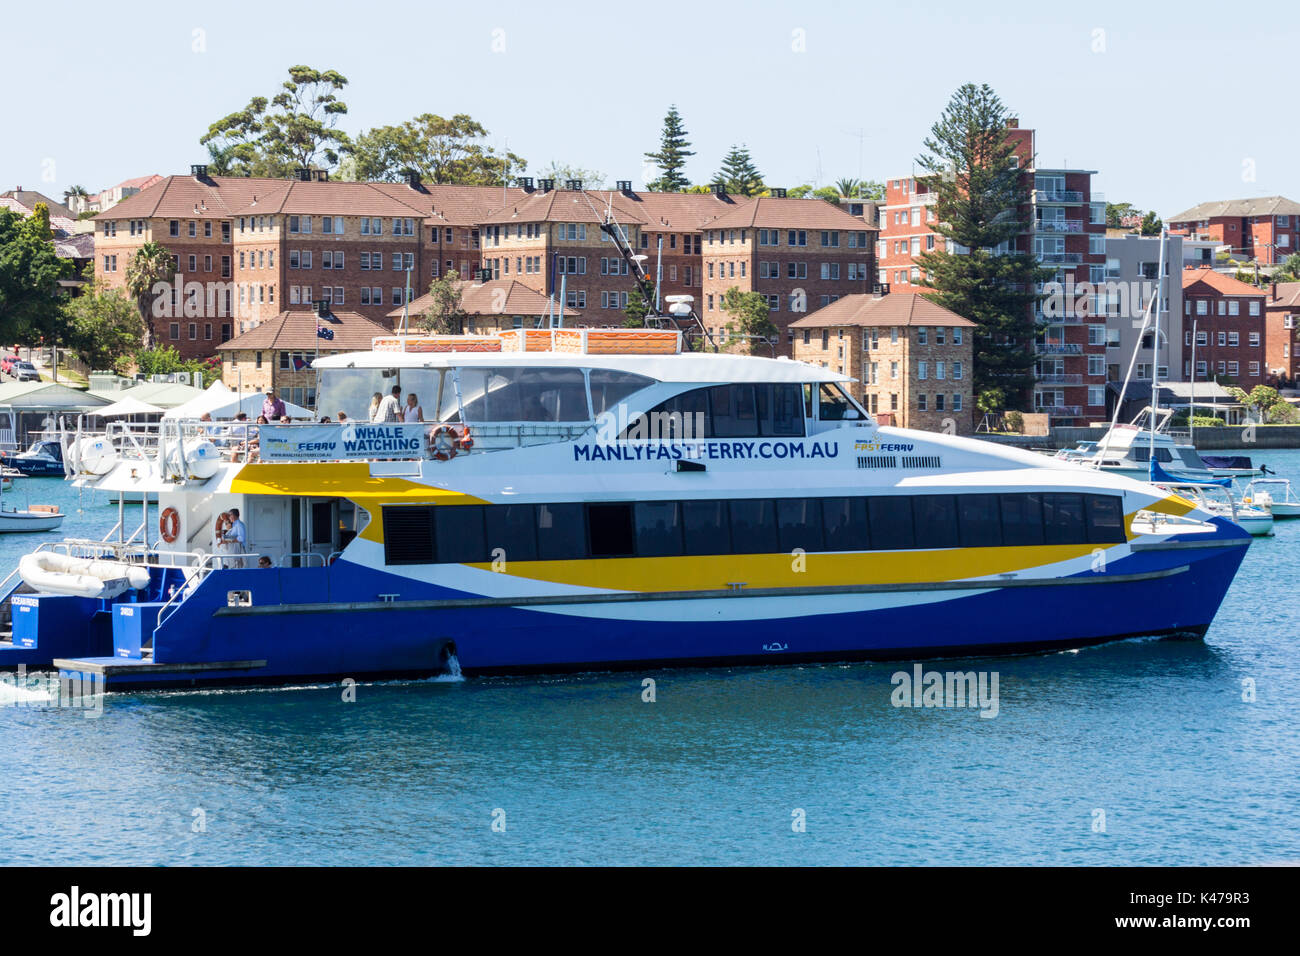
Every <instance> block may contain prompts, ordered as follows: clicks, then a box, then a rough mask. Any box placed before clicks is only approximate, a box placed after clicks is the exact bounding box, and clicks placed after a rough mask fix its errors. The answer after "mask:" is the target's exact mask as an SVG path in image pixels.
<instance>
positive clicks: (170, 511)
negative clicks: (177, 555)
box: [158, 508, 181, 544]
mask: <svg viewBox="0 0 1300 956" xmlns="http://www.w3.org/2000/svg"><path fill="white" fill-rule="evenodd" d="M158 533H159V534H161V535H162V538H163V540H164V541H166V542H167V543H168V544H171V543H172V542H173V541H175V540H176V536H177V535H178V534H180V533H181V515H180V512H179V511H177V510H176V509H175V508H164V509H163V513H162V514H160V515H159V516H158Z"/></svg>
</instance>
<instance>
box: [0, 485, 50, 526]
mask: <svg viewBox="0 0 1300 956" xmlns="http://www.w3.org/2000/svg"><path fill="white" fill-rule="evenodd" d="M11 483H12V482H11ZM5 488H6V486H5V485H3V484H0V533H9V534H13V533H17V534H23V533H25V532H28V531H52V530H54V529H55V528H57V527H59V526H60V525H62V524H63V519H64V514H63V513H62V512H61V511H59V506H58V505H33V504H29V505H27V507H26V508H7V507H5V504H4V494H3V491H4V490H5Z"/></svg>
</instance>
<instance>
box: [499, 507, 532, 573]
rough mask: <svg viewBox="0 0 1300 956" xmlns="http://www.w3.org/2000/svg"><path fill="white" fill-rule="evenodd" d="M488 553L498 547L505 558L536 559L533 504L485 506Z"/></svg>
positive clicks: (515, 559)
mask: <svg viewBox="0 0 1300 956" xmlns="http://www.w3.org/2000/svg"><path fill="white" fill-rule="evenodd" d="M487 548H488V555H489V557H491V556H492V552H493V551H495V550H496V549H497V548H500V549H501V550H502V551H504V552H505V559H506V561H536V560H537V506H536V505H493V506H492V507H491V508H488V509H487Z"/></svg>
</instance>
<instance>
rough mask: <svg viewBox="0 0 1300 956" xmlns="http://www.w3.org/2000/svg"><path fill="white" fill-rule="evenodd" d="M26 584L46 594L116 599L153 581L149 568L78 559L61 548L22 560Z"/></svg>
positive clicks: (28, 555) (34, 554) (19, 571)
mask: <svg viewBox="0 0 1300 956" xmlns="http://www.w3.org/2000/svg"><path fill="white" fill-rule="evenodd" d="M18 574H19V575H20V576H21V577H22V579H23V583H25V584H27V585H28V586H29V587H31V588H32V589H33V590H35V591H38V592H41V593H44V594H72V595H75V596H77V597H87V598H105V599H111V598H115V597H117V596H118V595H120V594H122V593H123V592H125V591H127V590H130V589H131V588H142V587H145V586H146V585H148V583H149V569H148V568H145V567H143V566H142V565H139V564H125V563H123V562H121V561H101V560H96V559H92V558H74V557H72V556H71V555H68V554H63V553H62V552H59V551H34V552H32V553H31V554H25V555H23V557H22V560H20V561H19V562H18Z"/></svg>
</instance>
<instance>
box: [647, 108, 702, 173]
mask: <svg viewBox="0 0 1300 956" xmlns="http://www.w3.org/2000/svg"><path fill="white" fill-rule="evenodd" d="M690 145H691V143H690V140H688V139H687V138H686V125H685V124H684V123H683V122H682V117H681V114H680V113H678V112H677V107H676V105H673V106H670V107H668V115H667V116H665V117H664V128H663V132H662V133H661V134H660V137H659V149H658V150H657V151H656V152H653V153H646V154H645V158H646V159H648V160H650V162H652V163H654V164H655V165H656V166H657V167H659V173H660V175H659V178H658V179H656V180H654V181H653V182H649V183H646V187H645V188H646V189H648V190H649V191H650V192H652V193H678V192H681V191H682V190H684V189H686V187H688V186H689V185H690V184H691V181H690V180H689V179H687V178H686V174H685V173H684V172H682V170H683V169H685V168H686V160H687V159H688V158H689V157H691V156H694V155H695V153H693V152H692V151H691V150H689V149H687V148H686V147H688V146H690Z"/></svg>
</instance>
